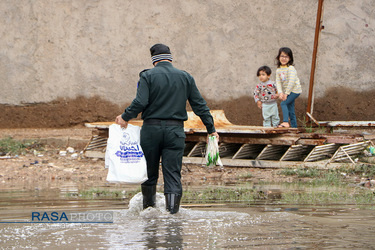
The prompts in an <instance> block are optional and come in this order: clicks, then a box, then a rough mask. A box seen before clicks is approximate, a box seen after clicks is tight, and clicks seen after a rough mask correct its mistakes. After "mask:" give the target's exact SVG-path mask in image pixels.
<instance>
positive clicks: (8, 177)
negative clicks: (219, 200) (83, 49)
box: [0, 128, 293, 185]
mask: <svg viewBox="0 0 375 250" xmlns="http://www.w3.org/2000/svg"><path fill="white" fill-rule="evenodd" d="M91 133H92V132H91V129H89V128H71V129H0V138H6V137H12V138H13V139H17V140H22V139H38V141H41V142H42V143H43V144H44V146H43V150H36V149H33V148H30V150H29V151H28V153H27V154H26V155H19V156H17V157H15V156H12V157H11V158H4V156H3V158H2V159H0V165H1V168H0V183H1V185H8V184H10V183H13V185H19V184H21V183H25V185H26V184H27V185H30V183H35V182H40V183H43V182H46V183H48V182H51V181H54V182H59V181H73V182H84V183H85V184H86V185H103V184H105V183H106V175H107V169H105V167H104V160H103V159H95V158H85V157H84V155H83V154H82V150H83V149H84V147H85V145H86V144H87V143H88V142H89V139H90V137H91ZM67 147H72V148H73V149H74V152H72V153H69V152H68V153H67V154H66V155H63V156H62V155H60V151H66V149H67ZM278 172H279V170H275V169H269V170H266V169H257V168H238V167H224V168H222V167H214V168H207V167H205V166H202V165H190V164H189V165H184V166H183V168H182V176H183V182H184V184H190V183H195V184H200V183H206V184H210V183H211V184H233V183H236V182H237V181H239V180H241V181H246V180H252V181H254V182H258V181H274V180H275V179H278V180H280V181H292V180H293V179H292V177H283V176H280V175H279V174H278ZM160 176H161V175H160ZM159 182H160V181H159ZM90 183H91V184H90Z"/></svg>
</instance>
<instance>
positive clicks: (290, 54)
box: [275, 47, 294, 68]
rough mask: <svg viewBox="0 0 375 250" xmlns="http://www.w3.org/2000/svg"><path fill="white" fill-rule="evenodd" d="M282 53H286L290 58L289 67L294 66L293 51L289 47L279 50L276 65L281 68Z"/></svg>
mask: <svg viewBox="0 0 375 250" xmlns="http://www.w3.org/2000/svg"><path fill="white" fill-rule="evenodd" d="M281 52H284V53H285V54H287V55H288V56H289V62H288V66H290V65H294V64H293V63H294V60H293V52H292V50H291V49H289V48H288V47H281V48H280V49H279V54H278V55H277V57H276V58H275V60H276V65H277V67H278V68H279V67H280V66H281V62H280V55H281Z"/></svg>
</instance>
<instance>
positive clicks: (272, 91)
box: [254, 66, 280, 127]
mask: <svg viewBox="0 0 375 250" xmlns="http://www.w3.org/2000/svg"><path fill="white" fill-rule="evenodd" d="M271 73H272V71H271V69H270V67H268V66H262V67H260V68H259V69H258V71H257V76H258V78H259V80H260V83H259V84H258V85H257V86H256V88H255V90H254V100H255V102H256V104H257V105H258V108H260V109H261V110H262V115H263V126H264V127H272V126H273V127H277V125H279V122H280V118H279V110H278V108H277V102H276V100H277V98H278V94H277V91H276V86H275V82H273V81H271V80H270V77H271Z"/></svg>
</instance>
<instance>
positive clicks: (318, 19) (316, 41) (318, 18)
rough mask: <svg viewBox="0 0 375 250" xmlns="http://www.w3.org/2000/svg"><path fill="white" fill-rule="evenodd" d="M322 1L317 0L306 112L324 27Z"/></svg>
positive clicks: (309, 110) (311, 94)
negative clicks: (320, 36)
mask: <svg viewBox="0 0 375 250" xmlns="http://www.w3.org/2000/svg"><path fill="white" fill-rule="evenodd" d="M323 1H324V0H319V4H318V12H317V16H316V25H315V38H314V49H313V55H312V62H311V73H310V85H309V96H308V100H307V110H306V112H307V113H310V114H312V113H313V96H314V76H315V68H316V59H317V53H318V45H319V35H320V31H321V30H322V29H323V28H324V27H323V26H322V21H321V20H322V15H323ZM309 119H310V117H309V116H308V115H306V120H307V121H308V120H309Z"/></svg>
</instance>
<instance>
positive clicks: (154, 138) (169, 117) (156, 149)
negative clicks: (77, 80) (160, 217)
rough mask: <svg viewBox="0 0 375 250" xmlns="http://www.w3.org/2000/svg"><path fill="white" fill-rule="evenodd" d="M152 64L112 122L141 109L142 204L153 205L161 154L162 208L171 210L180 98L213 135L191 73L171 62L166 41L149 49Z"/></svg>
mask: <svg viewBox="0 0 375 250" xmlns="http://www.w3.org/2000/svg"><path fill="white" fill-rule="evenodd" d="M150 52H151V59H152V63H153V65H154V66H155V67H154V68H152V69H149V70H144V71H142V72H141V73H140V74H139V75H140V79H139V85H138V89H137V95H136V97H135V99H134V100H133V102H132V103H131V104H130V106H129V107H127V108H126V109H125V112H124V113H123V114H121V115H119V116H117V117H116V123H117V124H119V125H120V126H121V127H123V128H126V127H127V126H128V121H129V120H130V119H132V118H136V117H137V115H138V114H139V113H141V112H142V119H143V126H142V130H141V147H142V149H143V152H144V154H145V157H146V161H147V175H148V180H147V181H145V182H144V183H142V185H141V187H142V195H143V209H145V208H147V207H150V206H151V207H153V206H155V200H156V184H157V182H158V177H159V162H160V157H161V163H162V171H163V177H164V195H165V202H166V208H167V210H168V211H169V212H170V213H171V214H174V213H177V212H178V210H179V208H180V200H181V196H182V185H181V167H182V156H183V153H184V147H185V132H184V121H186V120H187V119H188V116H187V112H186V101H189V103H190V106H191V107H192V109H193V111H194V113H195V114H196V115H197V116H199V117H200V118H201V120H202V122H203V124H204V125H205V126H206V129H207V132H208V134H209V135H212V136H216V137H217V138H219V135H218V134H217V132H216V130H215V126H214V120H213V118H212V115H211V113H210V109H209V108H208V107H207V103H206V101H205V100H204V99H203V97H202V96H201V94H200V92H199V90H198V88H197V86H196V85H195V81H194V78H193V77H192V76H191V75H190V74H189V73H187V72H185V71H182V70H179V69H177V68H175V67H173V65H172V63H171V62H172V55H171V52H170V49H169V47H168V46H166V45H164V44H155V45H154V46H152V47H151V48H150Z"/></svg>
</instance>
